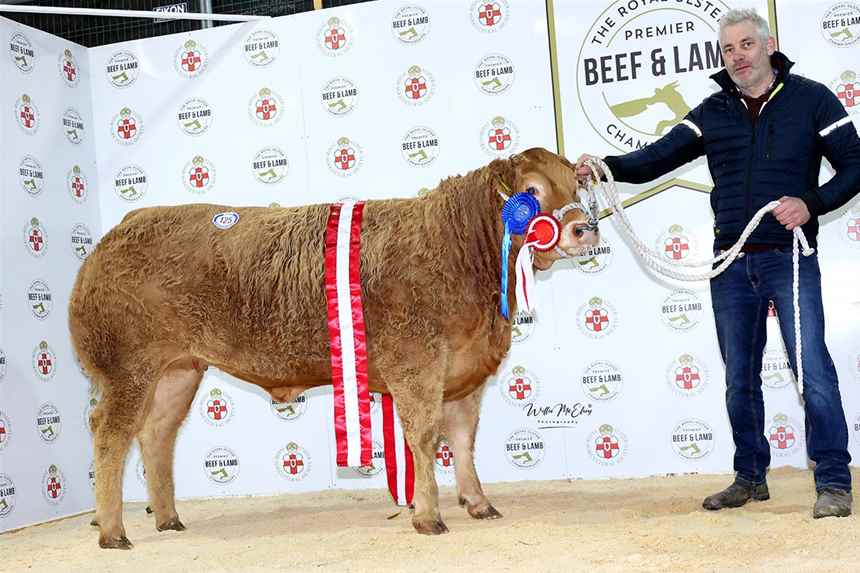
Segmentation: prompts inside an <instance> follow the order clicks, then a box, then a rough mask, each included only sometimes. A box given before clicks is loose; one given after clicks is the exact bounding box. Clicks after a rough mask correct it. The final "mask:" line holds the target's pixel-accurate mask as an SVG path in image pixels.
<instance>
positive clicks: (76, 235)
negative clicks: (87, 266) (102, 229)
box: [70, 223, 93, 261]
mask: <svg viewBox="0 0 860 573" xmlns="http://www.w3.org/2000/svg"><path fill="white" fill-rule="evenodd" d="M70 241H71V245H72V252H73V253H74V254H75V256H76V257H77V258H78V260H81V261H84V260H86V258H87V257H88V256H90V253H91V252H92V250H93V235H92V233H90V230H89V229H87V227H86V225H83V224H81V223H78V224H76V225H75V226H74V227H72V235H71V237H70Z"/></svg>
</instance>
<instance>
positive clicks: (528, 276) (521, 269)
mask: <svg viewBox="0 0 860 573" xmlns="http://www.w3.org/2000/svg"><path fill="white" fill-rule="evenodd" d="M560 239H561V223H559V222H558V219H556V218H555V217H553V216H552V215H549V214H547V213H541V214H539V215H537V216H535V217H534V218H533V219H532V220H531V221H530V222H529V226H528V229H527V230H526V239H525V242H524V243H523V246H522V248H521V249H520V252H519V254H518V255H517V263H516V274H517V280H516V286H515V291H514V292H515V293H516V297H517V310H519V311H522V312H532V311H533V310H534V308H535V306H536V303H535V275H534V267H532V249H534V250H536V251H540V252H547V251H551V250H553V249H554V248H555V247H556V245H558V241H559V240H560Z"/></svg>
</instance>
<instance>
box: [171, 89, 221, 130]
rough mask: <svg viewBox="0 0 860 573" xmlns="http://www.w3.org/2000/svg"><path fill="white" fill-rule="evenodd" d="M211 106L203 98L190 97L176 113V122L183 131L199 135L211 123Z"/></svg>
mask: <svg viewBox="0 0 860 573" xmlns="http://www.w3.org/2000/svg"><path fill="white" fill-rule="evenodd" d="M212 119H213V116H212V108H211V107H210V106H209V104H208V103H207V102H206V100H204V99H200V98H191V99H189V100H188V101H186V102H185V103H184V104H182V107H180V108H179V111H178V112H177V113H176V123H177V124H178V125H179V129H181V130H182V131H183V133H187V134H188V135H200V134H202V133H205V132H206V130H207V129H209V126H210V125H212Z"/></svg>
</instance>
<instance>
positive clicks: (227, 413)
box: [200, 388, 234, 453]
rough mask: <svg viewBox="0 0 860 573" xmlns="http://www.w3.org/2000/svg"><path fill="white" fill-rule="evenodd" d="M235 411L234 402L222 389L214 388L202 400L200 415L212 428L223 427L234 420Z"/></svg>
mask: <svg viewBox="0 0 860 573" xmlns="http://www.w3.org/2000/svg"><path fill="white" fill-rule="evenodd" d="M233 409H234V406H233V400H232V399H231V398H230V396H228V395H227V394H225V393H224V392H223V391H222V390H221V389H220V388H212V389H211V390H210V391H209V393H208V394H204V395H203V397H202V399H201V400H200V414H201V415H202V416H203V419H204V420H206V423H208V424H209V425H211V426H223V425H224V424H226V423H227V422H229V421H230V420H232V419H233ZM210 453H211V452H210Z"/></svg>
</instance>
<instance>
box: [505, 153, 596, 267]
mask: <svg viewBox="0 0 860 573" xmlns="http://www.w3.org/2000/svg"><path fill="white" fill-rule="evenodd" d="M511 162H512V163H513V165H514V168H515V169H514V171H515V176H514V178H513V186H512V188H511V190H510V191H511V192H512V193H520V192H524V193H529V194H531V195H534V197H535V198H536V199H537V200H538V202H539V203H540V209H541V212H543V213H548V214H553V215H554V216H555V217H556V218H557V219H559V223H560V224H561V236H560V237H559V242H558V245H557V247H556V248H555V249H552V250H549V251H545V252H542V251H535V255H534V266H535V268H537V269H539V270H546V269H548V268H550V267H551V266H552V264H553V263H554V262H555V261H557V260H558V259H561V258H564V257H571V256H576V255H579V254H582V253H583V252H584V251H585V249H586V248H587V247H592V246H596V245H597V244H598V242H600V237H599V233H598V229H597V213H596V212H595V211H596V204H594V203H593V202H592V201H590V200H589V198H588V197H585V196H584V195H585V193H584V191H582V192H581V193H580V189H579V184H578V182H577V178H576V170H575V167H574V166H573V164H571V163H570V162H569V161H568V160H567V159H565V158H564V157H561V156H559V155H556V154H555V153H552V152H551V151H547V150H546V149H543V148H540V147H534V148H532V149H528V150H526V151H523V152H522V153H518V154H517V155H514V156H513V157H511ZM581 194H582V195H583V196H582V197H580V195H581ZM515 241H517V239H515ZM518 241H519V243H520V244H522V241H523V238H522V237H520V238H519V240H518ZM517 246H519V245H517Z"/></svg>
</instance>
